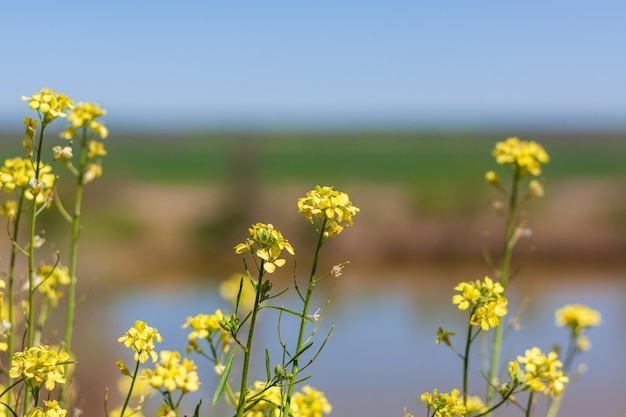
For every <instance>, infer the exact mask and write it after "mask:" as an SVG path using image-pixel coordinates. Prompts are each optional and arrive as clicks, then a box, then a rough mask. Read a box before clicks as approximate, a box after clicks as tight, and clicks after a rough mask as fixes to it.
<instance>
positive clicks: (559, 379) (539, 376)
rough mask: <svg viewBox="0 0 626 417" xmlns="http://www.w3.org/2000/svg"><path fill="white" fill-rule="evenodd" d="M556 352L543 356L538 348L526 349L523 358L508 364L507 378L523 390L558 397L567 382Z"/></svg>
mask: <svg viewBox="0 0 626 417" xmlns="http://www.w3.org/2000/svg"><path fill="white" fill-rule="evenodd" d="M562 367H563V363H562V362H561V361H560V360H559V359H558V354H557V353H556V352H550V353H548V354H547V355H546V354H544V353H543V352H542V351H541V350H540V349H539V348H538V347H533V348H532V349H527V350H526V352H525V353H524V356H518V357H517V361H514V362H510V363H509V376H510V377H511V379H512V380H513V382H514V383H516V384H518V385H521V386H522V388H523V389H524V390H530V391H531V392H542V393H543V394H544V395H552V396H558V395H560V394H561V393H562V392H563V390H564V389H565V386H566V385H567V383H568V382H569V378H568V377H567V376H565V375H564V374H563V371H562V370H561V368H562Z"/></svg>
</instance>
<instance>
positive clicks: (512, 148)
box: [488, 137, 550, 181]
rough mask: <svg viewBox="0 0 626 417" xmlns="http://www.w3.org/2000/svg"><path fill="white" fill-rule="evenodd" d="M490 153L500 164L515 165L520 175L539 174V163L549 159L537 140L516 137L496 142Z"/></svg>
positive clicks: (545, 162) (546, 161)
mask: <svg viewBox="0 0 626 417" xmlns="http://www.w3.org/2000/svg"><path fill="white" fill-rule="evenodd" d="M492 155H493V156H494V157H495V158H496V162H497V163H499V164H501V165H506V164H510V165H513V166H515V168H516V169H518V170H519V173H520V175H521V176H526V175H535V176H537V175H540V174H541V164H547V163H548V162H549V161H550V157H549V156H548V153H547V152H546V151H545V150H544V149H543V147H542V146H541V145H539V144H538V143H537V142H534V141H530V142H527V141H524V140H520V139H519V138H516V137H511V138H508V139H507V140H505V141H503V142H498V143H496V147H495V149H494V150H493V152H492ZM488 181H489V178H488Z"/></svg>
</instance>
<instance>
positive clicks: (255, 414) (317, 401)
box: [244, 381, 333, 417]
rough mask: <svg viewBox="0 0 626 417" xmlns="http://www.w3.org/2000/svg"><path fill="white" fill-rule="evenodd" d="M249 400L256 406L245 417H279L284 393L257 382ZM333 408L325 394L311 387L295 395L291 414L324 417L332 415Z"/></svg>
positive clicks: (308, 386) (294, 415)
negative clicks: (324, 415)
mask: <svg viewBox="0 0 626 417" xmlns="http://www.w3.org/2000/svg"><path fill="white" fill-rule="evenodd" d="M248 398H250V399H251V400H252V401H254V402H255V404H254V405H253V406H252V407H251V408H250V409H249V411H247V412H246V413H245V414H244V416H245V417H279V416H280V415H281V413H280V406H281V404H282V403H283V396H282V392H281V390H280V388H279V387H277V386H272V387H269V388H268V387H267V385H266V383H265V382H261V381H256V382H255V383H254V388H253V389H250V390H249V391H248ZM332 410H333V407H332V406H331V405H330V403H329V402H328V400H327V399H326V396H325V395H324V393H323V392H321V391H318V390H316V389H315V388H313V387H311V386H310V385H305V386H304V387H302V392H296V393H295V394H294V395H293V399H292V402H291V406H290V408H289V414H290V415H292V416H293V417H322V415H323V414H330V413H331V412H332Z"/></svg>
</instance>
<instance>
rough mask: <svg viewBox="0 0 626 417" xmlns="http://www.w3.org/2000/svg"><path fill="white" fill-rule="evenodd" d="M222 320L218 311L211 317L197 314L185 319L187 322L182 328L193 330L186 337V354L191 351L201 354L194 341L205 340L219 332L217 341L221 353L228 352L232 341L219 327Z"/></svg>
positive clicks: (221, 315) (222, 317) (220, 312)
mask: <svg viewBox="0 0 626 417" xmlns="http://www.w3.org/2000/svg"><path fill="white" fill-rule="evenodd" d="M223 319H224V315H223V314H222V310H220V309H217V310H215V314H211V315H209V314H198V315H197V316H195V317H187V321H186V322H185V324H183V326H182V328H183V329H186V328H187V327H191V329H192V330H193V331H192V332H191V333H189V336H187V342H188V343H189V346H188V347H187V353H189V352H191V351H192V350H195V351H196V352H199V353H201V352H202V348H200V346H199V345H198V342H197V340H196V339H199V340H207V339H208V338H209V337H211V335H213V334H215V333H216V332H219V340H220V342H221V343H222V352H228V350H229V349H230V345H231V343H232V340H231V337H230V335H229V334H228V332H226V331H225V330H224V329H223V328H222V327H221V326H220V321H222V320H223Z"/></svg>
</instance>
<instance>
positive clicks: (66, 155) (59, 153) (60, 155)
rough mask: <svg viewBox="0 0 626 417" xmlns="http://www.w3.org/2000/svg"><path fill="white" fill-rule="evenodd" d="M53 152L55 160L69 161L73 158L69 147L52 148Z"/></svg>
mask: <svg viewBox="0 0 626 417" xmlns="http://www.w3.org/2000/svg"><path fill="white" fill-rule="evenodd" d="M52 152H54V160H55V161H56V160H59V159H60V160H62V161H65V160H68V159H71V158H72V156H73V155H72V148H71V147H69V146H54V147H53V148H52Z"/></svg>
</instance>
